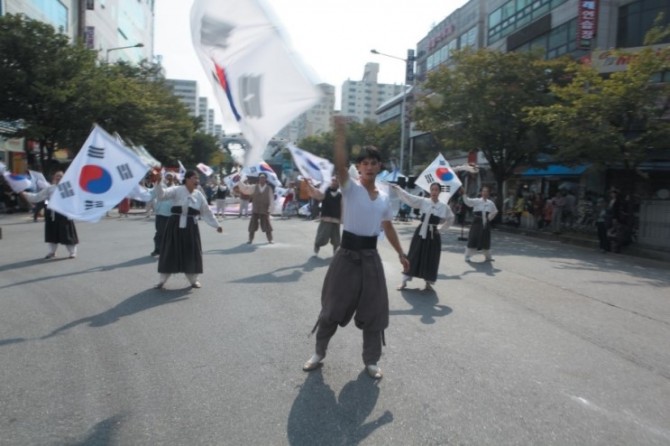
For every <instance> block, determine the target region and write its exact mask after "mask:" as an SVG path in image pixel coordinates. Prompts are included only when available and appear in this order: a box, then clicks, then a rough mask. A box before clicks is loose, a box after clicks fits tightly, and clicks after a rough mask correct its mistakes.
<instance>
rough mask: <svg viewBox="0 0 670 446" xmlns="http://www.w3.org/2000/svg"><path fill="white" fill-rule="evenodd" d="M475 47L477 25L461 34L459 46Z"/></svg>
mask: <svg viewBox="0 0 670 446" xmlns="http://www.w3.org/2000/svg"><path fill="white" fill-rule="evenodd" d="M467 47H475V48H476V47H477V27H476V26H474V27H472V28H470V29H469V30H467V31H466V32H464V33H463V34H461V37H460V48H467Z"/></svg>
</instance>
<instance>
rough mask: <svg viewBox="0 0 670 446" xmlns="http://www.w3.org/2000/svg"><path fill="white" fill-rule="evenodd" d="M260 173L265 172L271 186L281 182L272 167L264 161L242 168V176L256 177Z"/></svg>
mask: <svg viewBox="0 0 670 446" xmlns="http://www.w3.org/2000/svg"><path fill="white" fill-rule="evenodd" d="M262 173H264V174H265V177H266V178H267V180H268V183H270V184H272V185H273V186H278V185H280V184H281V181H279V177H278V176H277V174H276V173H275V171H274V169H273V168H272V167H271V166H270V165H269V164H268V163H266V162H265V161H263V162H260V163H258V164H254V165H253V166H249V167H245V168H244V169H242V177H250V178H256V177H258V175H260V174H262Z"/></svg>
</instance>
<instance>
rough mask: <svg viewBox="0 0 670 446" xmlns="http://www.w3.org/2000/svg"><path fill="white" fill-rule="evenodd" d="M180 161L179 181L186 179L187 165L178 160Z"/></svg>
mask: <svg viewBox="0 0 670 446" xmlns="http://www.w3.org/2000/svg"><path fill="white" fill-rule="evenodd" d="M177 162H178V163H179V172H178V173H177V179H178V180H179V182H183V181H184V175H186V167H184V165H183V164H182V163H181V161H177Z"/></svg>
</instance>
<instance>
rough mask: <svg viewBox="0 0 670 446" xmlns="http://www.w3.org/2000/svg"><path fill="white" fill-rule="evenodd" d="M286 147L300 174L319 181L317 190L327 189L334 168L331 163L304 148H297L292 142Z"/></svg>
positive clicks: (316, 181)
mask: <svg viewBox="0 0 670 446" xmlns="http://www.w3.org/2000/svg"><path fill="white" fill-rule="evenodd" d="M286 147H287V148H288V150H289V151H290V152H291V155H292V156H293V162H294V163H295V165H296V166H297V167H298V170H299V171H300V173H301V174H302V176H304V177H306V178H311V179H312V180H314V182H315V183H320V184H319V190H320V191H321V192H324V191H325V190H326V189H328V186H330V181H331V179H332V178H333V170H334V169H335V166H334V165H333V163H331V162H330V161H328V160H327V159H325V158H321V157H320V156H316V155H314V154H313V153H309V152H308V151H306V150H302V149H299V148H298V147H296V146H295V145H293V144H288V145H287V146H286Z"/></svg>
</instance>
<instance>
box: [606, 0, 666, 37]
mask: <svg viewBox="0 0 670 446" xmlns="http://www.w3.org/2000/svg"><path fill="white" fill-rule="evenodd" d="M659 14H663V21H662V22H661V23H662V26H667V25H669V24H670V4H668V2H667V1H663V0H640V1H637V2H634V3H630V4H628V5H625V6H622V7H620V8H619V29H618V32H617V47H618V48H629V47H636V46H642V45H644V37H645V35H646V34H647V32H648V31H649V30H650V29H651V27H652V26H653V25H654V20H656V17H657V16H658V15H659ZM661 43H670V37H668V38H666V39H664V40H663V41H662V42H661Z"/></svg>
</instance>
